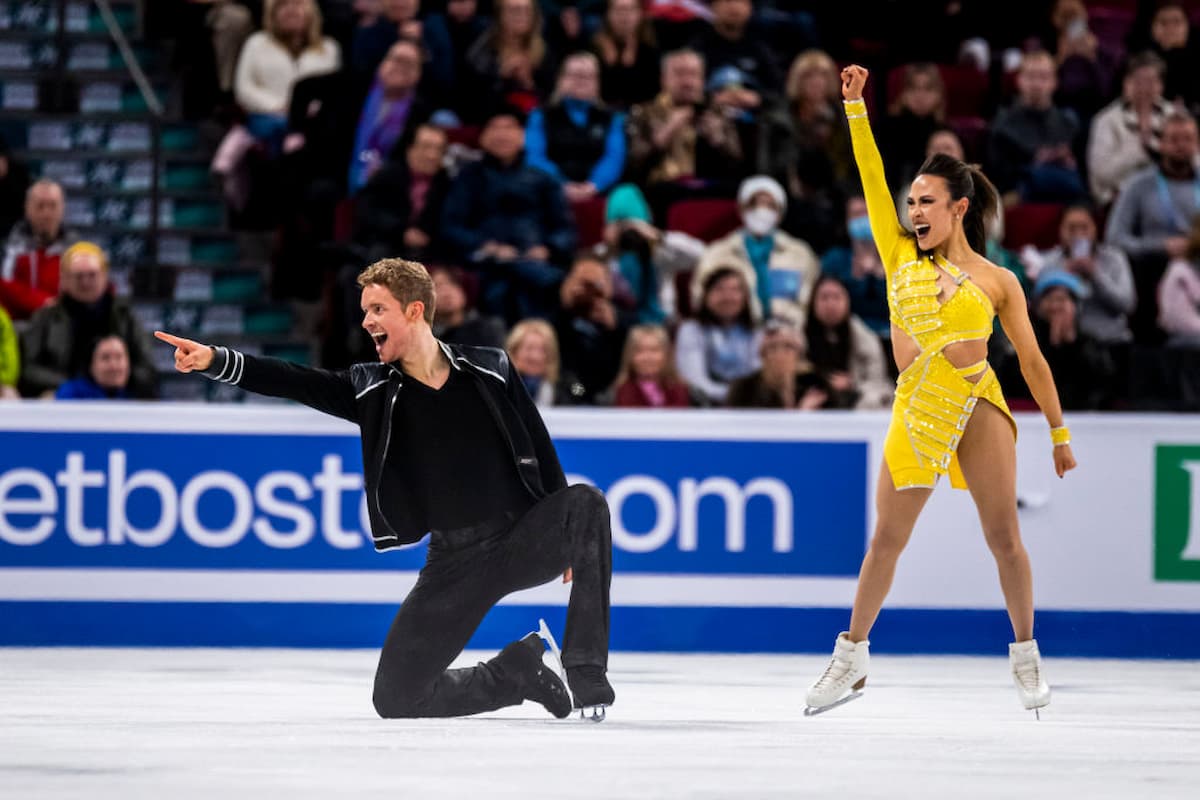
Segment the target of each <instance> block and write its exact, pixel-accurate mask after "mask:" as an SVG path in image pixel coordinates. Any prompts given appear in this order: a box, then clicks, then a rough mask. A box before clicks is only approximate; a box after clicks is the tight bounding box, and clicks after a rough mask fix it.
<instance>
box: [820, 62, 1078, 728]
mask: <svg viewBox="0 0 1200 800" xmlns="http://www.w3.org/2000/svg"><path fill="white" fill-rule="evenodd" d="M866 81H867V71H866V70H865V69H863V68H862V67H859V66H850V67H847V68H846V69H844V70H842V95H843V97H844V99H845V107H846V117H847V119H848V120H849V124H850V136H851V140H852V142H853V146H854V158H855V160H856V161H857V163H858V169H859V173H860V174H861V175H862V182H863V193H864V195H865V196H866V200H867V209H868V213H869V215H870V220H871V231H872V233H873V235H874V237H875V243H876V245H877V246H878V248H879V254H880V257H881V258H882V260H883V264H884V268H885V270H886V272H887V285H888V305H889V308H890V312H891V322H892V342H893V349H894V352H895V357H896V363H897V366H898V367H899V368H900V369H901V373H900V377H899V380H898V381H897V384H896V400H895V404H894V406H893V409H892V421H891V424H890V426H889V427H888V432H887V438H886V440H885V442H884V447H883V455H884V465H883V466H884V468H883V469H881V470H880V475H879V486H878V489H877V491H876V499H875V502H876V515H877V522H876V526H875V536H874V538H873V539H872V540H871V547H870V549H869V550H868V551H867V555H866V558H865V559H863V565H862V570H861V571H860V573H859V577H858V592H857V594H856V596H855V598H854V610H853V612H852V614H851V616H850V630H849V631H847V632H843V633H841V634H839V636H838V638H837V643H836V645H835V647H834V651H833V659H832V660H831V661H830V663H829V667H828V668H827V669H826V670H825V672H824V673H823V674H822V675H821V677H820V678H818V679H817V681H816V683H814V684H813V685H812V688H810V689H809V691H808V696H807V703H808V708H807V709H806V711H805V713H806V714H812V713H818V712H820V711H824V710H826V709H828V708H830V707H832V706H834V705H840V704H841V703H842V702H846V700H848V699H852V698H853V697H857V696H858V693H857V690H858V689H860V688H862V686H863V685H864V684H865V683H866V677H867V665H868V660H869V651H868V647H869V644H870V643H869V642H868V641H867V635H868V634H869V633H870V631H871V627H872V626H873V625H874V624H875V619H876V617H877V616H878V615H879V609H880V607H881V606H882V605H883V600H884V597H886V596H887V592H888V589H889V588H890V587H891V584H892V576H893V575H894V574H895V570H896V560H897V559H898V558H899V557H900V553H901V551H902V550H903V549H904V546H905V544H907V542H908V539H909V536H910V535H911V534H912V530H913V526H914V525H915V524H916V521H917V516H918V515H919V514H920V513H921V509H922V507H924V505H925V502H926V501H927V500H928V499H929V495H930V493H931V492H932V490H933V487H934V484H935V483H936V482H937V478H938V476H939V475H946V474H949V476H950V485H951V486H953V487H955V488H957V489H962V488H968V489H970V492H971V498H972V499H973V500H974V501H975V507H976V509H978V512H979V519H980V522H981V523H982V525H983V534H984V537H985V538H986V539H987V543H988V547H989V548H990V549H991V551H992V554H993V555H994V556H995V558H996V566H997V568H998V570H999V573H1000V586H1001V588H1002V589H1003V591H1004V600H1005V604H1006V605H1007V607H1008V615H1009V618H1010V620H1011V622H1012V627H1013V634H1014V637H1015V640H1016V641H1015V642H1013V643H1012V644H1010V645H1009V650H1008V652H1009V662H1010V664H1011V667H1012V674H1013V680H1014V681H1015V683H1016V686H1017V693H1018V695H1019V697H1020V700H1021V703H1022V704H1023V705H1024V706H1025V708H1027V709H1037V708H1041V707H1042V706H1045V705H1047V704H1048V703H1049V702H1050V687H1049V686H1047V685H1046V681H1045V678H1043V677H1042V668H1041V656H1040V654H1039V653H1038V647H1037V642H1036V641H1035V640H1034V638H1033V581H1032V577H1031V574H1030V569H1029V556H1028V554H1027V553H1026V552H1025V547H1024V545H1022V543H1021V535H1020V530H1019V528H1018V524H1017V497H1016V444H1015V442H1016V424H1015V422H1014V421H1013V418H1012V415H1011V413H1010V412H1009V410H1008V407H1007V405H1006V403H1005V402H1004V396H1003V394H1001V391H1000V384H999V383H998V382H997V380H996V375H995V373H994V372H993V371H992V368H991V367H990V366H989V365H988V362H987V340H988V336H990V335H991V332H992V320H993V317H994V316H996V315H997V314H999V316H1000V322H1001V324H1002V325H1003V326H1004V330H1005V332H1006V333H1007V334H1008V337H1009V339H1011V340H1012V343H1013V346H1014V347H1015V348H1016V351H1017V355H1018V357H1019V359H1020V363H1021V373H1022V374H1023V375H1024V376H1025V380H1026V382H1027V383H1028V384H1029V387H1030V390H1031V391H1032V393H1033V396H1034V399H1035V400H1037V402H1038V405H1039V406H1040V407H1041V409H1042V412H1043V413H1044V414H1045V415H1046V419H1047V421H1048V422H1049V423H1050V439H1051V442H1052V444H1053V452H1054V469H1055V472H1057V473H1058V476H1059V477H1060V478H1061V477H1062V476H1063V474H1064V473H1066V472H1067V470H1070V469H1073V468H1074V467H1075V458H1074V456H1072V454H1071V448H1070V432H1069V431H1068V430H1067V428H1066V426H1064V425H1063V418H1062V409H1061V406H1060V405H1059V401H1058V392H1057V390H1056V389H1055V386H1054V379H1053V377H1052V376H1051V374H1050V368H1049V366H1047V364H1046V359H1045V358H1043V357H1042V354H1041V352H1040V351H1039V350H1038V345H1037V341H1036V339H1035V338H1034V333H1033V328H1032V326H1031V324H1030V322H1029V311H1028V306H1027V303H1026V300H1025V294H1024V292H1023V291H1022V290H1021V284H1020V283H1019V282H1018V280H1017V277H1016V276H1015V275H1014V274H1013V273H1011V272H1009V271H1008V270H1005V269H1002V268H1000V267H997V266H995V265H994V264H991V263H990V262H988V261H987V259H985V258H984V257H983V256H982V255H980V253H982V252H983V250H984V246H985V233H984V222H985V220H987V219H988V218H989V217H990V216H991V215H992V214H994V213H995V211H996V204H997V195H996V189H995V187H993V186H992V184H991V183H990V182H989V181H988V179H987V178H986V177H984V175H983V173H982V172H981V171H980V170H979V169H978V167H975V166H969V165H967V164H964V163H963V162H961V161H959V160H958V159H955V158H951V157H949V156H945V155H941V154H936V155H933V156H931V157H930V158H929V159H928V160H927V161H926V162H925V164H924V165H923V166H922V167H921V170H920V174H918V175H917V177H916V180H914V181H913V184H912V189H911V191H910V192H909V195H908V214H909V219H910V220H911V222H912V225H913V230H914V231H915V235H913V234H911V233H908V232H907V231H905V230H904V229H903V228H902V227H901V226H900V224H899V221H898V220H897V219H896V216H895V206H894V205H893V204H892V197H893V195H892V193H891V191H889V189H888V187H887V182H886V180H885V179H884V171H883V160H882V159H881V158H880V155H879V149H878V148H877V147H876V145H875V140H874V138H873V137H872V135H871V127H870V124H869V122H868V121H867V107H866V105H865V104H864V103H863V100H862V90H863V86H864V84H865V83H866ZM981 400H982V401H983V402H980V401H981ZM848 692H849V693H850V694H849V695H847V693H848Z"/></svg>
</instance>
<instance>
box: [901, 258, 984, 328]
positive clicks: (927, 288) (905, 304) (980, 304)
mask: <svg viewBox="0 0 1200 800" xmlns="http://www.w3.org/2000/svg"><path fill="white" fill-rule="evenodd" d="M914 255H916V254H915V253H914ZM939 267H940V268H941V271H945V272H946V273H947V274H948V275H949V276H950V277H951V278H952V279H953V280H954V283H955V284H956V285H957V289H955V290H954V293H953V294H952V295H951V296H950V298H949V299H948V300H946V301H944V302H942V301H939V300H938V294H939V293H940V292H941V287H940V286H939V285H938V274H939ZM888 307H889V308H890V309H891V317H892V322H894V323H895V324H896V325H897V326H899V327H900V328H901V329H903V330H904V332H905V333H907V334H908V335H909V336H911V337H912V338H913V341H915V342H916V343H917V346H918V347H920V348H921V349H922V350H925V349H927V348H929V347H932V346H938V343H941V344H942V346H944V345H945V344H948V343H949V342H951V341H964V340H967V339H986V338H987V337H988V336H990V335H991V333H992V318H993V317H994V316H995V310H994V309H993V308H992V302H991V300H990V299H989V298H988V296H987V295H986V294H985V293H984V292H983V290H982V289H980V288H979V287H978V286H976V285H975V283H974V282H973V281H971V279H970V277H969V276H968V275H967V274H966V273H965V272H963V271H962V270H961V269H959V268H958V267H956V266H954V264H952V263H950V262H949V261H946V260H945V259H942V258H939V259H938V260H937V262H936V263H935V262H934V261H933V259H932V258H931V257H930V256H923V257H921V258H917V259H913V260H911V261H908V262H907V263H903V264H900V265H899V266H897V267H896V269H895V270H894V271H893V272H892V273H891V274H890V275H889V276H888Z"/></svg>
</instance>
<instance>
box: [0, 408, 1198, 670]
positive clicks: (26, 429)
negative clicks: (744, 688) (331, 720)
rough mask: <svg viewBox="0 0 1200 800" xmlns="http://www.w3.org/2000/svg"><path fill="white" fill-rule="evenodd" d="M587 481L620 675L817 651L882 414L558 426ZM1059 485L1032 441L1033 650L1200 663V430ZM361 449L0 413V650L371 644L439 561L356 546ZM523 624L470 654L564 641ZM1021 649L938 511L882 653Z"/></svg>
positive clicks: (310, 431) (222, 421)
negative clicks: (718, 655) (601, 537)
mask: <svg viewBox="0 0 1200 800" xmlns="http://www.w3.org/2000/svg"><path fill="white" fill-rule="evenodd" d="M546 417H547V424H548V426H549V428H550V430H551V433H552V435H553V436H554V438H555V441H556V444H557V446H558V449H559V453H560V456H561V459H562V462H563V465H564V468H565V469H566V471H567V473H568V475H569V479H570V480H571V482H587V483H591V484H593V485H596V486H597V487H599V488H600V489H602V490H603V491H604V492H605V493H606V496H607V497H608V500H609V504H610V507H611V508H612V511H613V540H614V579H613V606H614V608H613V619H612V642H613V646H614V648H616V649H624V650H673V651H717V652H720V651H728V652H753V651H763V652H791V651H801V652H802V651H814V650H815V651H822V650H826V649H828V647H829V642H830V640H831V638H832V636H833V634H834V633H836V631H837V630H839V629H841V628H842V627H844V625H845V622H846V618H847V613H846V610H847V609H848V608H849V605H850V602H851V600H852V598H853V592H854V576H855V575H856V573H857V569H858V565H859V563H860V561H861V559H862V555H863V553H864V551H865V547H866V542H867V539H868V535H869V531H870V526H871V525H872V524H873V510H872V496H873V489H874V485H875V480H876V477H877V475H878V466H879V462H880V454H881V447H882V439H883V434H884V431H885V429H886V424H887V417H886V416H885V415H882V414H860V413H834V412H823V413H821V414H787V413H772V412H641V411H639V412H623V411H611V410H605V411H598V410H555V411H553V412H550V413H547V415H546ZM1068 421H1069V423H1070V424H1071V427H1072V430H1073V432H1074V438H1075V442H1074V448H1075V452H1076V455H1077V457H1078V459H1079V461H1080V464H1081V467H1080V469H1079V470H1077V471H1076V472H1074V473H1072V474H1071V475H1069V476H1068V477H1067V478H1066V479H1065V480H1061V481H1060V480H1059V479H1058V478H1057V477H1055V476H1054V474H1053V471H1052V465H1051V461H1050V447H1049V443H1048V434H1047V432H1046V427H1045V421H1044V420H1043V419H1041V418H1040V417H1035V416H1022V417H1020V418H1019V426H1020V438H1019V441H1018V495H1019V498H1020V500H1021V512H1020V517H1021V525H1022V532H1023V535H1024V538H1025V542H1026V545H1027V547H1028V549H1029V551H1030V554H1031V557H1032V559H1033V565H1034V574H1035V587H1036V589H1035V591H1036V599H1037V605H1038V608H1039V617H1038V623H1037V624H1038V629H1037V633H1038V635H1039V637H1041V638H1042V639H1044V640H1046V641H1047V644H1048V645H1049V642H1050V641H1051V640H1052V641H1053V642H1054V645H1053V649H1054V651H1055V652H1056V653H1058V654H1060V655H1087V656H1134V655H1136V656H1140V657H1147V656H1149V655H1155V656H1174V657H1189V658H1196V657H1200V499H1198V498H1200V419H1196V418H1195V417H1186V416H1171V415H1156V416H1134V415H1130V416H1124V415H1123V416H1112V415H1109V416H1102V415H1093V416H1087V415H1073V416H1072V417H1070V419H1069V420H1068ZM361 471H362V467H361V460H360V456H359V443H358V439H357V431H356V429H355V428H354V427H353V426H350V425H349V424H346V423H343V422H340V421H338V420H332V419H329V418H326V417H322V416H320V415H318V414H316V413H314V412H311V411H308V410H306V409H301V408H295V407H281V406H253V405H249V406H237V407H232V406H224V407H220V406H204V405H200V406H192V405H167V404H162V405H137V404H117V405H108V404H84V405H73V404H65V403H59V404H54V405H49V404H37V403H25V404H20V405H8V406H4V407H0V644H33V645H88V644H101V645H103V644H121V645H126V644H128V645H169V646H186V645H237V646H301V647H309V646H311V647H324V646H346V647H360V646H368V647H370V646H376V645H378V644H379V643H380V642H381V641H382V638H383V636H384V635H385V633H386V630H387V626H388V624H389V622H390V620H391V617H392V615H393V614H394V612H395V609H396V607H397V606H398V604H399V603H400V601H401V600H402V599H403V597H404V595H405V593H406V592H407V591H408V589H409V588H410V587H411V586H412V584H413V581H414V580H415V578H416V571H417V570H418V569H419V568H420V566H421V564H422V563H423V560H424V545H423V544H418V545H417V546H414V547H410V548H405V549H403V550H399V551H390V552H387V553H383V554H378V553H375V552H374V551H373V548H372V547H371V545H370V543H369V539H368V537H366V536H365V535H364V534H363V531H364V530H365V529H366V528H365V524H366V523H365V513H364V505H363V493H362V488H361V487H362V476H361ZM568 592H569V587H564V586H562V585H559V584H550V585H547V586H543V587H539V588H537V589H533V590H530V591H527V592H522V593H519V594H516V595H513V596H511V597H510V598H508V599H507V600H506V601H505V602H504V603H503V604H502V605H501V606H499V607H498V608H497V609H495V610H494V611H493V612H492V613H491V614H490V615H489V616H488V617H487V619H485V621H484V623H483V624H482V626H481V627H480V629H479V631H478V633H477V635H476V637H475V639H474V640H473V642H472V644H473V645H474V646H476V647H483V648H487V647H494V646H497V645H501V644H504V643H505V642H507V641H509V640H511V639H512V638H513V637H514V635H515V634H518V633H521V632H524V631H526V630H528V629H529V628H530V627H531V625H535V624H536V619H537V617H538V616H547V617H548V618H549V619H550V620H551V621H552V623H553V624H555V625H557V626H558V627H559V628H560V629H561V625H562V620H563V618H564V616H565V609H564V606H565V603H566V599H567V597H568ZM1008 635H1009V631H1008V629H1007V621H1006V617H1005V614H1004V612H1003V601H1002V597H1001V594H1000V590H999V586H998V583H997V580H996V577H995V566H994V564H993V562H992V560H991V557H990V555H989V553H988V551H987V548H986V547H985V546H984V544H983V540H982V536H981V534H980V531H979V525H978V521H977V519H976V517H975V512H974V509H973V506H972V504H971V502H970V497H969V495H968V493H966V492H956V491H953V490H951V489H950V487H949V486H948V485H943V486H941V487H939V489H938V491H937V492H935V494H934V497H933V498H932V500H931V501H930V504H929V506H928V507H927V509H926V511H925V513H924V515H923V516H922V518H921V520H920V522H919V524H918V527H917V530H916V533H915V535H914V537H913V541H912V544H911V545H910V547H909V549H908V550H907V551H906V553H905V555H904V557H903V559H902V560H901V563H900V568H899V571H898V574H897V578H896V583H895V585H894V588H893V591H892V594H891V596H890V598H889V601H888V605H887V607H886V608H885V610H884V613H883V615H882V617H881V618H880V622H879V625H878V627H877V629H876V631H875V633H874V635H873V640H874V646H875V647H876V648H877V649H880V650H881V651H892V652H906V653H920V652H926V653H990V652H995V651H996V650H997V647H998V644H997V643H998V642H999V643H1001V644H1002V643H1003V642H1004V641H1006V640H1007V637H1008Z"/></svg>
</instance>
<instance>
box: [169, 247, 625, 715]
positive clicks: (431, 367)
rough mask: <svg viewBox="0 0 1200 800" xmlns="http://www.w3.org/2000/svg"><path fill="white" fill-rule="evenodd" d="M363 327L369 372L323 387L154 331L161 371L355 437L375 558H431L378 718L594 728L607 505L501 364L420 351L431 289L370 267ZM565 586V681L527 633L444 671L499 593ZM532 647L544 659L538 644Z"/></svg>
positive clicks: (499, 354)
mask: <svg viewBox="0 0 1200 800" xmlns="http://www.w3.org/2000/svg"><path fill="white" fill-rule="evenodd" d="M358 284H359V286H361V287H362V299H361V304H362V309H363V314H364V318H363V323H362V326H363V328H365V329H366V331H367V332H368V333H369V334H370V335H371V338H372V339H374V341H375V350H376V352H377V353H378V354H379V363H377V364H355V365H354V366H352V367H350V369H349V370H346V371H342V372H333V371H328V370H320V369H311V368H307V367H301V366H297V365H295V364H289V363H287V362H284V361H279V360H276V359H271V358H255V357H253V356H249V355H246V354H244V353H240V352H238V351H236V350H231V349H229V348H226V347H210V346H208V345H203V344H200V343H198V342H193V341H191V340H188V339H182V338H179V337H177V336H172V335H170V334H167V333H164V332H162V331H157V332H155V336H157V337H158V338H159V339H161V340H162V341H164V342H167V343H168V344H171V345H174V346H175V368H176V369H177V370H179V371H180V372H193V371H196V372H200V373H202V374H204V375H205V376H207V377H209V378H212V379H214V380H219V381H224V382H225V383H231V384H235V385H237V386H241V387H242V388H243V389H246V390H247V391H251V392H256V393H258V394H265V395H271V396H274V397H286V398H290V399H292V400H297V401H299V402H301V403H304V404H306V405H308V406H311V407H313V408H315V409H317V410H318V411H323V412H325V413H327V414H332V415H334V416H337V417H341V418H343V419H347V420H350V421H352V422H356V423H358V425H359V427H360V429H361V431H362V454H363V479H364V488H365V490H366V494H367V508H368V511H369V514H370V520H371V529H372V537H373V538H374V541H375V548H376V549H377V550H388V549H390V548H393V547H398V546H400V545H403V544H408V543H410V542H415V541H418V540H419V539H421V538H422V537H423V536H424V535H425V533H426V532H429V531H431V532H432V536H431V538H430V541H429V555H428V558H427V559H426V563H425V566H424V567H423V568H422V569H421V573H420V576H419V577H418V579H417V584H416V586H414V587H413V590H412V592H411V593H409V595H408V597H407V598H405V600H404V605H403V606H402V607H401V608H400V611H399V612H398V613H397V614H396V619H395V621H394V622H393V623H392V627H391V630H390V631H389V632H388V636H387V640H386V641H385V642H384V645H383V652H382V653H381V655H380V659H379V668H378V670H377V672H376V674H375V693H374V702H375V710H376V711H378V712H379V715H380V716H381V717H454V716H462V715H466V714H476V713H479V712H482V711H492V710H494V709H497V708H502V707H504V706H510V705H517V704H519V703H521V702H522V701H523V700H534V701H536V702H538V703H541V704H542V705H543V706H545V707H546V709H547V710H548V711H549V712H550V713H551V714H553V715H554V716H556V717H560V718H561V717H565V716H567V715H569V714H570V713H571V708H572V700H573V701H574V707H576V708H580V709H581V710H582V711H581V715H582V714H583V713H585V712H586V713H590V714H591V716H592V718H593V719H602V718H603V715H604V707H606V706H608V705H610V704H611V703H612V702H613V699H614V693H613V690H612V687H611V686H610V685H609V683H608V679H607V676H606V670H607V664H608V623H609V584H610V583H611V578H612V541H611V537H612V534H611V530H610V523H609V510H608V505H607V503H606V501H605V499H604V495H603V494H601V493H600V492H599V491H597V490H596V489H594V488H592V487H590V486H570V487H568V486H567V485H566V479H565V477H564V475H563V471H562V467H561V466H560V465H559V463H558V456H557V454H556V453H555V451H554V445H553V444H552V443H551V441H550V437H549V435H548V434H547V433H546V428H545V426H544V425H543V423H542V419H541V417H540V416H539V415H538V412H537V409H536V408H535V407H534V405H533V402H532V401H531V400H530V398H529V395H528V394H527V393H526V391H525V387H524V384H523V383H522V382H521V379H520V377H519V376H518V375H517V372H516V371H515V370H514V369H513V366H512V364H511V363H510V362H509V360H508V356H507V355H506V354H505V352H504V351H503V350H498V349H494V348H489V347H465V346H452V345H447V344H443V343H442V342H439V341H438V340H437V339H435V338H434V337H433V331H432V329H431V328H430V322H431V321H432V320H433V312H434V293H433V281H432V280H431V279H430V277H429V274H428V272H426V270H425V267H423V266H422V265H420V264H418V263H415V262H411V261H404V260H401V259H395V258H389V259H384V260H382V261H378V262H376V263H375V264H372V265H371V266H369V267H367V269H366V270H364V271H363V272H362V274H361V275H359V277H358ZM560 574H561V575H562V576H563V581H564V582H567V581H571V580H572V579H573V580H574V585H573V586H572V588H571V599H570V603H569V605H568V608H567V628H566V637H565V641H564V642H563V644H564V647H563V652H562V664H563V666H565V668H566V669H565V671H566V676H567V684H569V686H570V694H568V692H567V686H566V685H564V683H563V681H562V679H561V678H560V677H559V676H558V675H557V674H556V673H555V672H554V671H553V670H551V669H547V668H546V667H545V666H544V665H543V661H542V655H543V654H544V652H545V645H544V644H543V641H542V638H539V634H536V633H531V634H529V635H528V636H526V637H524V638H523V639H520V640H518V641H515V642H513V643H511V644H509V645H508V646H506V647H505V648H504V649H503V650H501V651H500V653H499V655H497V656H496V657H495V658H493V659H491V660H490V661H487V662H485V663H481V664H479V665H478V666H475V667H470V668H466V669H447V667H448V666H449V665H450V663H451V662H452V661H453V660H454V658H455V657H456V656H458V654H459V653H461V652H462V649H463V647H464V646H465V645H466V644H467V641H468V640H469V639H470V637H471V634H472V633H473V632H474V631H475V629H476V628H477V627H478V626H479V623H480V621H481V620H482V619H483V616H484V614H486V613H487V611H488V610H489V609H490V608H491V607H492V606H493V605H495V604H496V603H497V602H498V601H499V600H500V599H501V598H503V597H504V596H505V595H507V594H509V593H511V592H514V591H517V590H520V589H526V588H529V587H531V586H537V585H539V584H542V583H546V582H547V581H549V580H551V579H553V578H555V577H557V576H558V575H560ZM543 634H544V638H545V639H546V640H547V644H548V645H549V646H550V647H551V649H553V650H555V651H556V655H557V645H555V644H554V643H553V638H552V637H550V635H549V631H548V630H545V628H544V627H543Z"/></svg>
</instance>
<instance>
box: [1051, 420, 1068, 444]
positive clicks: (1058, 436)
mask: <svg viewBox="0 0 1200 800" xmlns="http://www.w3.org/2000/svg"><path fill="white" fill-rule="evenodd" d="M1050 441H1052V442H1054V446H1055V447H1058V446H1059V445H1063V444H1070V443H1071V429H1070V428H1068V427H1067V426H1066V425H1059V426H1058V427H1057V428H1051V429H1050Z"/></svg>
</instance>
